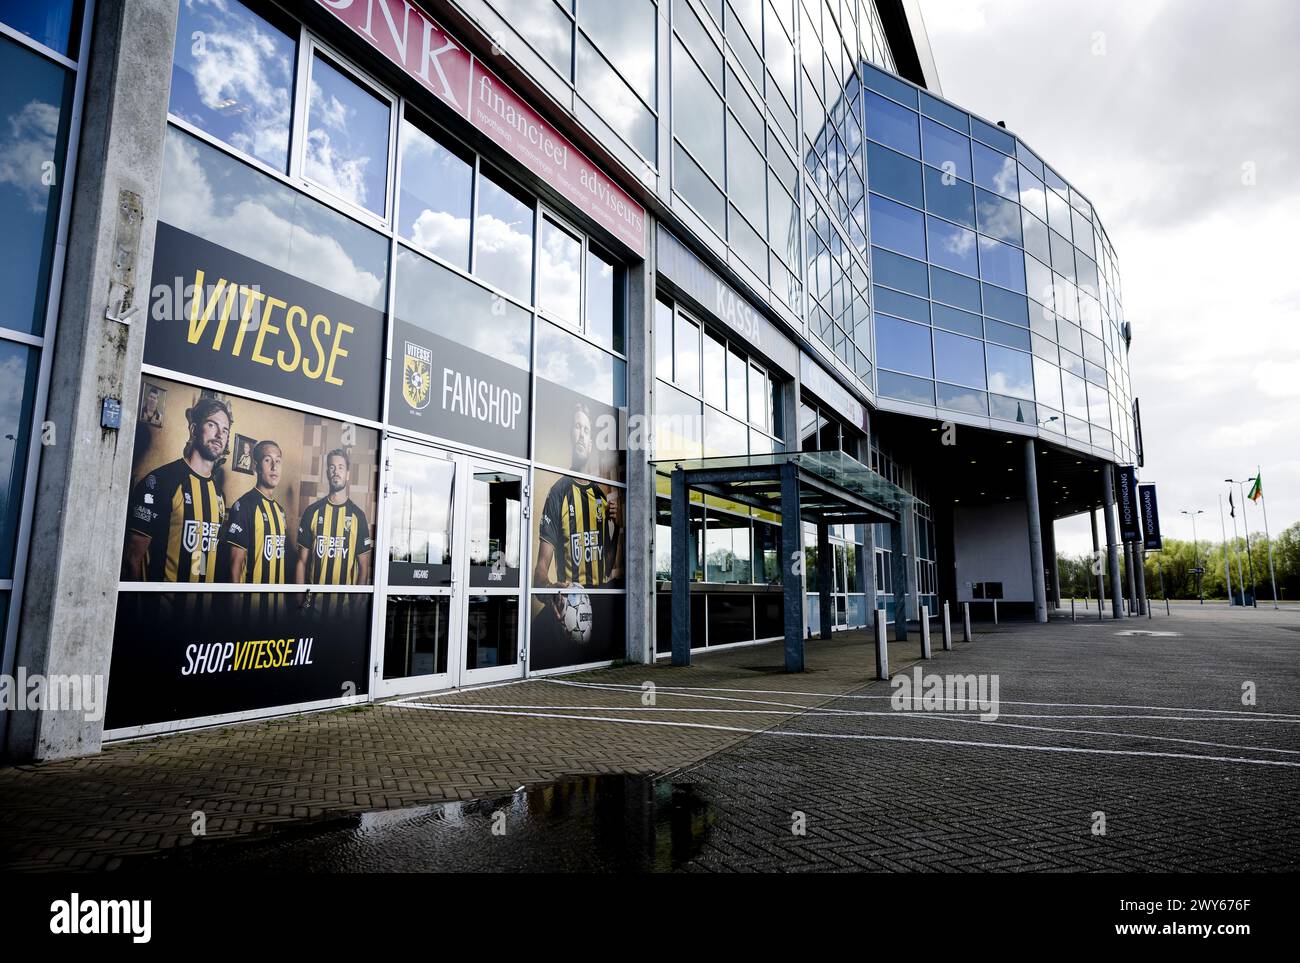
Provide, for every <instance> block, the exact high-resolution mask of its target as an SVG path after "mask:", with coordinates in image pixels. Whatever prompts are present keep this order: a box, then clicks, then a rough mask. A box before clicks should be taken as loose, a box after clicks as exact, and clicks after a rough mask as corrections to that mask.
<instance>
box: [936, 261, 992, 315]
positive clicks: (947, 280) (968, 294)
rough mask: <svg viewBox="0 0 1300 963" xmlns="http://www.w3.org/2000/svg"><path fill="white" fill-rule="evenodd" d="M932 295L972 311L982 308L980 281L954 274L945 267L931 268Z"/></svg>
mask: <svg viewBox="0 0 1300 963" xmlns="http://www.w3.org/2000/svg"><path fill="white" fill-rule="evenodd" d="M930 290H931V292H932V294H931V296H932V297H933V298H934V299H935V300H936V301H946V302H947V303H948V304H954V305H956V306H957V307H961V308H967V309H968V310H971V311H979V310H980V283H979V282H978V281H976V280H975V279H974V278H968V277H963V276H962V275H960V274H953V273H952V272H951V271H945V270H944V269H943V268H938V267H933V266H932V267H931V268H930Z"/></svg>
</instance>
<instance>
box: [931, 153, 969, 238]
mask: <svg viewBox="0 0 1300 963" xmlns="http://www.w3.org/2000/svg"><path fill="white" fill-rule="evenodd" d="M925 209H926V210H927V211H929V212H930V213H931V214H938V215H939V216H940V217H946V218H947V219H948V220H950V221H956V222H957V223H958V224H965V225H966V226H967V227H969V228H974V227H975V195H974V193H973V189H972V187H971V185H970V184H968V183H966V181H963V180H957V179H956V178H952V177H948V176H946V175H944V174H943V173H942V172H940V171H937V170H935V169H934V168H933V167H927V168H926V169H925Z"/></svg>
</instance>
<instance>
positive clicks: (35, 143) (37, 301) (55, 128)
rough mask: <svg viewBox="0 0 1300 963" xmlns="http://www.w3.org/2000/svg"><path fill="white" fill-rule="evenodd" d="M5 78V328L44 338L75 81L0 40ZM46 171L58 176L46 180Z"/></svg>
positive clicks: (1, 114)
mask: <svg viewBox="0 0 1300 963" xmlns="http://www.w3.org/2000/svg"><path fill="white" fill-rule="evenodd" d="M0 77H3V78H4V84H3V86H0V130H3V131H4V134H3V137H2V138H0V225H3V228H2V229H0V327H4V328H11V329H13V330H15V331H22V332H26V333H30V334H40V333H41V332H42V331H43V330H44V328H45V308H46V299H47V296H48V293H49V284H50V270H51V267H52V263H53V259H54V239H55V233H56V231H57V229H58V221H59V191H60V190H61V189H62V185H63V177H64V176H70V173H69V172H64V171H63V161H64V154H65V152H66V149H67V139H68V113H69V111H67V110H65V105H66V104H68V103H69V102H70V100H71V96H72V74H70V73H69V72H68V71H67V70H66V69H64V68H63V67H60V66H58V65H57V64H54V63H51V62H50V61H48V60H46V59H45V58H44V57H42V56H40V55H39V54H36V53H34V52H32V51H30V50H26V49H24V48H22V47H20V46H19V45H18V44H17V43H15V42H14V41H12V40H10V39H8V38H7V37H0ZM47 164H48V165H52V167H50V168H49V169H50V170H52V171H54V173H55V174H56V176H55V177H53V178H46V177H45V176H44V173H45V165H47ZM46 181H48V183H46ZM0 444H3V441H2V440H0Z"/></svg>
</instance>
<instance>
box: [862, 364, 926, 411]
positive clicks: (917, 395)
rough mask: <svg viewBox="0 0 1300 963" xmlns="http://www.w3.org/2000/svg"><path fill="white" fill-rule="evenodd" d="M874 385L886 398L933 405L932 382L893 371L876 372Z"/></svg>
mask: <svg viewBox="0 0 1300 963" xmlns="http://www.w3.org/2000/svg"><path fill="white" fill-rule="evenodd" d="M876 385H877V387H878V388H879V390H880V393H881V394H882V395H884V396H885V397H886V398H897V399H898V400H899V401H910V402H912V403H914V404H918V405H932V404H934V382H933V381H924V380H922V379H921V378H913V377H911V376H910V375H903V374H896V373H895V372H893V371H877V372H876Z"/></svg>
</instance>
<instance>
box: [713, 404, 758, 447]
mask: <svg viewBox="0 0 1300 963" xmlns="http://www.w3.org/2000/svg"><path fill="white" fill-rule="evenodd" d="M747 454H749V429H748V428H746V427H745V426H744V425H743V424H741V423H740V422H739V421H737V420H736V419H735V418H731V417H729V416H727V415H724V414H723V413H722V412H720V411H718V410H717V409H716V408H711V407H709V406H708V405H705V406H704V456H705V457H706V458H713V457H715V456H718V455H747Z"/></svg>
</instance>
